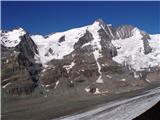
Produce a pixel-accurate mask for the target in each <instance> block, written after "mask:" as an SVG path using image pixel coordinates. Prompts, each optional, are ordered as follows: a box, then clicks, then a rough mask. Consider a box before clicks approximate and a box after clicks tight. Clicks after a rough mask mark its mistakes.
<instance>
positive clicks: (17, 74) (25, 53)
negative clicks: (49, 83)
mask: <svg viewBox="0 0 160 120" xmlns="http://www.w3.org/2000/svg"><path fill="white" fill-rule="evenodd" d="M6 33H7V32H6ZM2 39H3V40H4V39H7V40H5V41H6V42H7V41H9V40H8V38H7V37H5V38H4V37H3V36H2ZM16 39H19V40H20V41H19V44H17V45H16V46H14V44H12V47H8V46H9V44H8V43H7V44H5V43H3V44H2V45H1V51H2V86H3V87H4V86H6V87H7V92H8V93H9V94H12V95H22V94H31V93H32V92H33V90H34V88H35V87H36V86H37V82H38V79H39V72H40V69H41V64H38V63H36V62H35V59H34V57H35V54H38V51H37V46H36V45H35V44H34V42H33V40H32V39H31V38H30V36H29V35H28V34H27V33H25V34H24V35H22V36H19V38H16ZM16 39H15V40H16ZM10 43H12V41H11V42H10ZM5 45H6V46H5Z"/></svg>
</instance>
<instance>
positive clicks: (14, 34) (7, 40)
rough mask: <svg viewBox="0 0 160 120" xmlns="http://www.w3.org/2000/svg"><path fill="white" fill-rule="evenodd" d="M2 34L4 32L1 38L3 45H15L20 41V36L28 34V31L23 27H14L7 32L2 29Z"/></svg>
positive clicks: (0, 32)
mask: <svg viewBox="0 0 160 120" xmlns="http://www.w3.org/2000/svg"><path fill="white" fill-rule="evenodd" d="M0 34H2V36H0V39H1V44H2V45H3V46H5V47H15V46H17V45H18V44H19V43H20V41H21V39H20V37H21V36H23V35H24V34H26V32H25V31H24V30H23V29H22V28H19V29H14V30H13V31H8V32H7V33H2V31H0Z"/></svg>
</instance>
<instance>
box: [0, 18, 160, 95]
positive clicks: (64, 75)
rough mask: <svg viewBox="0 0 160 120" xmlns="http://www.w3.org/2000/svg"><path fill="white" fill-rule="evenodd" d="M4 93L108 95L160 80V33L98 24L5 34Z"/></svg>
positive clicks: (124, 26) (123, 26)
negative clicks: (36, 92)
mask: <svg viewBox="0 0 160 120" xmlns="http://www.w3.org/2000/svg"><path fill="white" fill-rule="evenodd" d="M0 34H1V56H2V57H1V65H2V69H1V71H2V75H1V76H2V79H1V84H2V89H4V90H5V92H6V93H7V94H8V95H14V96H21V95H30V94H32V93H34V92H35V90H36V89H39V90H40V93H42V94H45V95H47V94H48V93H50V92H52V93H53V94H55V95H63V94H78V95H81V96H88V95H106V94H109V93H121V92H127V91H132V90H136V89H139V88H142V87H144V86H145V85H147V84H152V83H154V82H157V81H159V80H160V34H156V35H151V34H148V33H146V32H145V31H143V30H140V29H139V28H137V27H135V26H132V25H122V26H119V27H117V28H115V27H113V26H112V25H111V24H106V23H105V22H104V21H103V20H101V19H98V20H96V21H95V22H94V23H93V24H91V25H88V26H84V27H80V28H74V29H71V30H68V31H65V32H57V33H54V34H50V35H47V36H42V35H30V34H29V33H28V32H26V31H25V30H24V29H22V28H17V29H14V30H11V31H4V30H1V31H0Z"/></svg>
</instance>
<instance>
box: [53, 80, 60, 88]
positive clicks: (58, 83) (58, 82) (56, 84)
mask: <svg viewBox="0 0 160 120" xmlns="http://www.w3.org/2000/svg"><path fill="white" fill-rule="evenodd" d="M58 84H59V81H57V82H56V85H55V87H54V89H56V88H57V86H58Z"/></svg>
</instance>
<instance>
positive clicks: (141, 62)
mask: <svg viewBox="0 0 160 120" xmlns="http://www.w3.org/2000/svg"><path fill="white" fill-rule="evenodd" d="M141 38H142V36H141V35H140V33H139V30H137V28H135V29H134V30H133V36H132V37H130V38H127V39H123V40H122V39H119V40H113V41H112V43H113V45H114V46H115V47H117V48H120V49H117V51H118V55H117V56H115V57H113V60H114V61H116V62H118V63H120V64H124V65H129V67H131V68H132V69H134V70H136V71H142V70H144V69H146V68H149V67H155V66H160V34H159V35H156V36H154V35H151V40H149V45H150V46H151V47H152V52H151V53H149V54H144V47H143V40H142V39H141Z"/></svg>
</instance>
